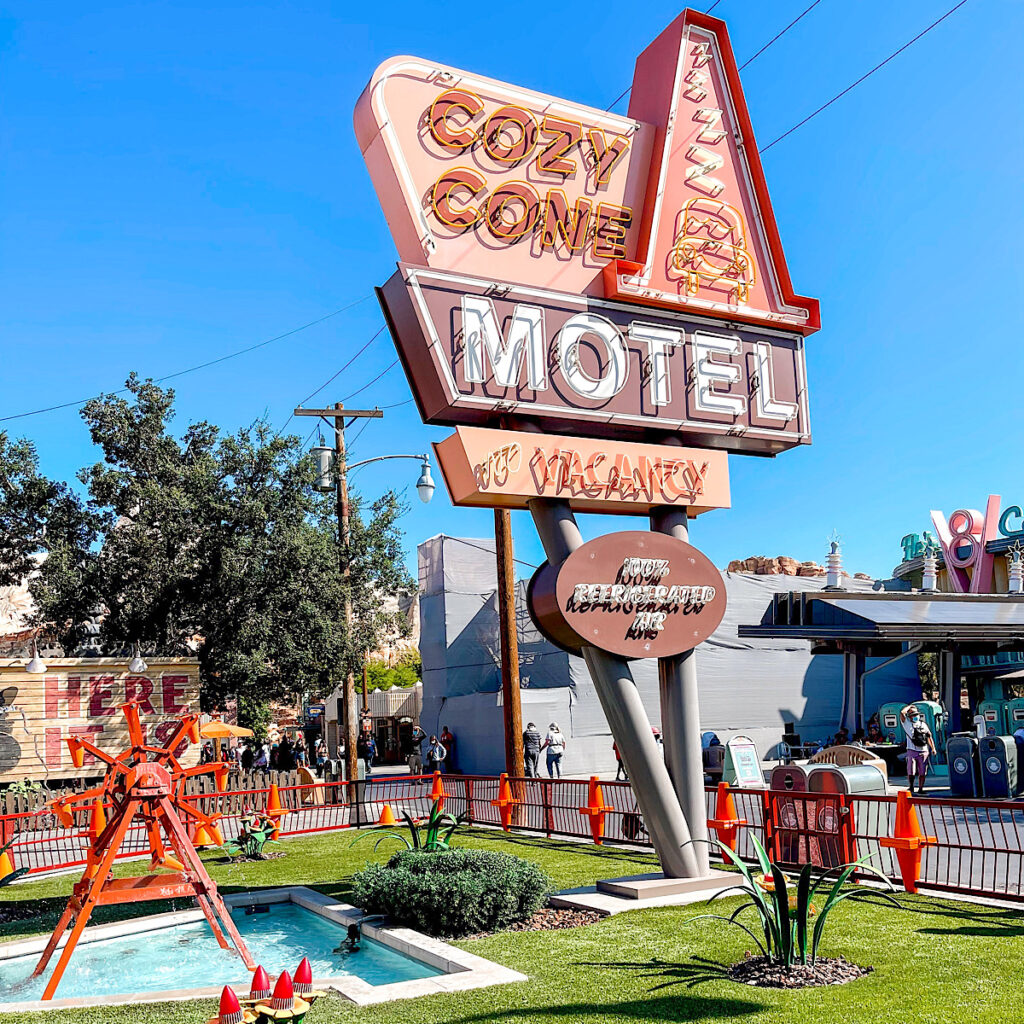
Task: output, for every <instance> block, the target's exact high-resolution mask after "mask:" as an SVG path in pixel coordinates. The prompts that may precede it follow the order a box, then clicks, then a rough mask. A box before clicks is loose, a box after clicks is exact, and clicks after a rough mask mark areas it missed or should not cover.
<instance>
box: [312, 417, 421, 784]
mask: <svg viewBox="0 0 1024 1024" xmlns="http://www.w3.org/2000/svg"><path fill="white" fill-rule="evenodd" d="M294 414H295V415H296V416H318V417H320V418H321V419H325V420H327V421H328V422H330V421H333V424H334V452H333V458H332V457H331V455H332V453H331V452H330V449H328V448H325V447H322V446H318V447H316V448H314V449H313V451H314V454H315V455H316V458H317V463H318V466H319V469H320V479H319V482H318V484H317V489H318V490H320V491H324V492H329V491H331V490H334V489H335V488H336V489H337V503H338V536H339V539H340V541H341V543H340V545H339V549H340V560H341V571H342V575H343V576H344V577H345V603H344V607H343V609H342V614H343V616H344V619H345V633H346V637H349V636H351V631H352V597H351V593H350V588H349V586H348V578H349V563H350V561H351V543H352V535H351V532H350V530H349V503H348V473H349V470H352V469H358V468H359V467H360V466H368V465H369V464H370V463H371V462H383V461H384V460H386V459H415V460H417V461H418V462H420V463H421V468H420V475H419V479H418V480H417V481H416V492H417V494H419V497H420V501H422V502H424V503H426V502H428V501H430V499H431V498H432V497H433V495H434V481H433V478H432V477H431V475H430V459H429V456H427V455H426V454H424V455H378V456H376V457H375V458H372V459H363V460H362V461H361V462H353V463H348V462H346V460H345V427H346V423H345V421H346V419H347V420H348V421H349V424H351V423H352V422H354V421H355V420H357V419H378V420H379V419H382V418H383V416H384V413H383V412H382V411H381V410H380V409H346V408H345V406H344V404H343V403H341V402H337V403H336V404H335V406H334V408H333V409H302V408H298V409H295V410H294ZM332 477H333V478H334V479H333V480H332V479H331V478H332ZM344 690H345V697H344V701H343V705H344V711H343V715H342V718H343V722H342V723H340V724H342V725H343V727H344V734H345V769H346V771H345V774H346V775H347V777H348V781H349V782H350V783H353V782H355V780H356V777H357V776H358V774H359V765H358V759H357V758H356V742H357V740H358V738H359V737H358V733H357V730H356V717H357V716H356V713H355V702H356V692H355V691H356V688H355V673H354V672H353V671H352V669H351V667H349V668H348V670H347V671H346V673H345V687H344Z"/></svg>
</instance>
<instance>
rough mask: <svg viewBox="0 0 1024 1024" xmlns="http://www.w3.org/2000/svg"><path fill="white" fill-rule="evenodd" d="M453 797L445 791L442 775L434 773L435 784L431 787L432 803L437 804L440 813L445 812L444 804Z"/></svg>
mask: <svg viewBox="0 0 1024 1024" xmlns="http://www.w3.org/2000/svg"><path fill="white" fill-rule="evenodd" d="M450 796H451V793H446V792H445V789H444V783H443V782H442V781H441V773H440V772H434V783H433V785H432V786H431V787H430V801H431V803H436V804H437V809H438V810H439V811H443V810H444V802H445V800H447V799H448V797H450Z"/></svg>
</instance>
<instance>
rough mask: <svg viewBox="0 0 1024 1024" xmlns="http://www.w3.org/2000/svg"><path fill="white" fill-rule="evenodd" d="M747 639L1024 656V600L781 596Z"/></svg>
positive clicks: (746, 629)
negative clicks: (1007, 652)
mask: <svg viewBox="0 0 1024 1024" xmlns="http://www.w3.org/2000/svg"><path fill="white" fill-rule="evenodd" d="M739 635H740V636H747V637H792V638H794V639H798V638H799V639H806V640H812V641H817V642H818V643H819V644H826V645H831V646H834V647H835V649H842V650H851V649H854V648H856V647H858V646H863V645H868V646H876V647H877V646H878V645H880V644H886V643H899V644H902V643H923V644H925V645H926V646H931V647H947V646H950V645H953V644H955V645H957V646H958V647H961V648H970V649H972V650H974V649H977V650H989V651H991V650H997V649H999V650H1014V649H1016V650H1024V594H923V593H918V592H913V593H902V592H881V593H874V594H856V593H849V592H842V591H833V592H827V593H806V592H790V593H781V594H776V595H775V597H774V598H773V600H772V602H771V604H770V605H769V606H768V608H767V610H766V611H765V613H764V615H763V616H762V618H761V621H760V623H758V624H757V625H741V626H740V627H739Z"/></svg>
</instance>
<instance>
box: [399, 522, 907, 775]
mask: <svg viewBox="0 0 1024 1024" xmlns="http://www.w3.org/2000/svg"><path fill="white" fill-rule="evenodd" d="M419 574H420V620H421V631H422V632H421V641H420V642H421V653H422V655H423V721H424V728H425V729H427V730H428V731H430V730H432V729H433V730H435V731H436V730H437V729H439V728H440V727H441V726H442V725H445V724H447V725H449V726H450V727H451V728H452V730H453V731H455V732H456V734H457V736H458V750H459V753H458V757H459V763H458V768H459V769H460V770H461V771H465V772H475V771H479V772H483V771H488V772H490V771H496V770H501V768H502V763H503V749H504V748H503V740H502V735H503V734H502V729H503V725H502V712H501V672H500V656H501V654H500V645H499V634H498V613H497V603H496V587H497V568H496V561H495V551H494V540H493V538H488V539H477V538H458V537H447V536H444V535H440V536H437V537H432V538H431V539H430V540H428V541H425V542H424V543H423V544H421V545H420V548H419ZM723 578H724V580H725V584H726V590H727V592H728V606H727V610H726V614H725V618H724V619H723V621H722V624H721V625H720V626H719V628H718V629H717V630H716V631H715V633H714V634H713V635H712V636H711V638H710V639H709V640H707V641H706V642H705V643H704V644H702V645H701V646H700V647H699V648H698V649H697V652H696V654H695V657H696V658H697V673H698V680H699V686H700V718H701V728H702V730H713V731H714V732H717V733H718V734H719V736H720V737H721V738H722V739H723V741H724V740H725V739H726V738H727V737H728V736H730V735H734V734H736V733H745V734H747V735H750V736H752V737H753V738H754V740H755V742H756V743H757V745H758V749H759V750H760V752H761V754H762V756H765V755H767V754H769V753H770V751H771V748H772V747H773V746H774V745H775V744H777V743H778V741H779V740H780V739H781V736H782V732H783V729H784V723H788V722H792V723H793V724H794V726H795V728H796V731H797V732H798V733H799V734H800V735H801V736H802V737H804V738H805V739H819V738H820V739H823V738H825V737H826V736H828V735H830V734H831V733H833V732H834V731H835V729H836V728H837V727H838V724H839V717H840V713H841V705H842V659H841V658H839V657H837V656H834V655H812V654H811V653H810V645H809V643H808V642H807V641H806V640H791V639H778V638H761V637H758V638H747V637H740V636H739V635H738V633H737V627H738V626H739V625H740V624H741V623H742V624H746V625H749V624H752V623H758V622H760V621H761V617H762V615H763V614H764V610H765V607H766V606H767V605H768V604H769V603H770V601H771V599H772V595H773V594H775V593H776V592H778V591H793V590H807V591H817V590H821V589H822V588H823V587H824V585H825V579H824V577H803V576H753V575H748V574H746V573H723ZM845 586H846V587H847V588H848V589H849V590H850V591H851V592H852V593H858V592H870V591H871V590H872V589H874V588H878V589H881V584H877V583H874V582H872V581H864V580H854V579H848V580H847V581H846V584H845ZM516 631H517V634H518V638H519V659H520V685H521V687H522V690H521V697H522V704H523V722H524V723H526V722H527V721H534V722H536V724H537V725H538V726H539V727H540V728H541V731H542V732H543V731H544V730H545V729H546V727H547V725H548V724H549V723H550V722H551V721H558V722H559V725H560V726H561V728H562V731H563V732H564V733H566V735H567V737H568V739H569V746H568V747H567V750H566V757H565V762H566V764H565V768H566V770H567V771H570V772H572V773H573V774H578V773H581V772H588V771H603V770H606V769H607V768H608V767H614V764H615V762H614V759H613V758H612V754H611V740H610V733H609V730H608V725H607V722H606V721H605V717H604V712H603V710H602V708H601V705H600V702H599V701H598V698H597V694H596V693H595V691H594V687H593V683H592V682H591V680H590V675H589V673H588V672H587V669H586V666H585V665H584V663H583V660H582V659H581V658H577V657H575V656H571V655H568V654H566V653H565V652H564V651H561V650H559V649H558V648H557V647H555V646H553V645H552V644H550V643H549V642H548V641H547V640H545V639H544V638H543V637H542V636H541V635H540V633H539V632H538V631H537V629H536V627H535V626H534V625H533V622H532V620H531V619H530V616H529V613H528V611H527V608H526V583H525V581H519V582H518V583H517V585H516ZM875 664H879V661H878V660H876V659H868V667H871V666H872V665H875ZM631 667H632V670H633V678H634V680H635V682H636V685H637V688H638V689H639V691H640V695H641V697H642V699H643V702H644V705H645V707H646V708H647V712H648V715H649V717H650V719H651V722H652V724H653V725H657V726H660V725H661V716H660V709H659V706H658V670H657V662H655V661H634V662H631ZM865 684H866V694H865V698H866V707H867V708H868V709H869V710H870V709H871V708H873V707H877V706H878V705H880V704H882V703H884V702H885V701H887V700H901V699H904V698H905V699H906V700H908V701H910V700H915V699H919V698H920V696H921V689H920V681H919V679H918V675H917V668H916V665H915V664H914V659H912V658H906V659H903V660H902V661H899V662H896V663H895V664H894V665H891V666H887V667H886V668H884V669H882V670H880V671H879V672H875V673H872V674H871V675H869V676H867V678H866V679H865ZM435 719H436V722H435Z"/></svg>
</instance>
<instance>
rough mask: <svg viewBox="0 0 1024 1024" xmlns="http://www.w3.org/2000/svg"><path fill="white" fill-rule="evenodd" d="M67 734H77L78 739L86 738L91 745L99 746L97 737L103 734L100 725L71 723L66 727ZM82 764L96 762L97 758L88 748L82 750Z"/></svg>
mask: <svg viewBox="0 0 1024 1024" xmlns="http://www.w3.org/2000/svg"><path fill="white" fill-rule="evenodd" d="M68 735H69V736H78V737H79V738H80V739H83V740H88V741H89V742H90V743H92V745H93V746H97V747H98V746H99V742H98V740H99V738H100V736H102V735H103V726H102V725H73V726H71V728H70V729H68ZM82 757H83V759H84V760H83V764H96V763H97V762H98V761H99V758H98V757H96V756H95V755H94V754H90V753H89V751H88V750H83V751H82Z"/></svg>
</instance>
